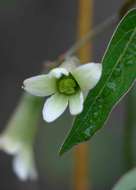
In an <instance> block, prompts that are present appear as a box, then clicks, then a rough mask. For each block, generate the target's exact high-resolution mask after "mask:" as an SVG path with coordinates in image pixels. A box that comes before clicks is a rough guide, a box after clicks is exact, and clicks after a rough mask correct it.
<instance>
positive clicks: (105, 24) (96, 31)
mask: <svg viewBox="0 0 136 190" xmlns="http://www.w3.org/2000/svg"><path fill="white" fill-rule="evenodd" d="M117 18H118V16H117V15H116V14H114V15H112V16H111V17H109V18H108V19H106V20H105V21H104V22H102V23H101V24H100V25H98V26H97V27H96V28H94V29H93V30H90V31H89V32H88V33H87V34H86V35H84V37H82V38H81V39H80V40H79V41H77V42H76V43H75V44H74V45H73V46H72V47H71V48H70V49H69V50H68V51H67V52H66V53H65V54H64V57H65V58H67V57H70V56H71V55H73V54H74V53H75V52H77V51H78V50H79V48H81V47H82V46H83V45H84V44H86V43H87V42H88V41H89V40H91V39H92V38H95V37H96V36H98V35H99V34H101V33H102V32H104V31H105V30H107V29H108V28H110V27H111V26H112V25H113V24H114V23H116V22H117Z"/></svg>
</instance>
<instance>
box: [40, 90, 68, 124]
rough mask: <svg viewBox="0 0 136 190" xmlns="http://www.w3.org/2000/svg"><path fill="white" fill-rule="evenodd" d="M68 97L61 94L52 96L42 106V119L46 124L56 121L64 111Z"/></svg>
mask: <svg viewBox="0 0 136 190" xmlns="http://www.w3.org/2000/svg"><path fill="white" fill-rule="evenodd" d="M67 105H68V97H67V96H65V95H62V94H58V93H56V94H54V95H52V96H51V97H50V98H48V99H47V101H46V102H45V104H44V107H43V118H44V120H45V121H47V122H52V121H54V120H55V119H57V118H58V117H59V116H60V115H61V114H62V113H63V112H64V111H65V109H66V107H67Z"/></svg>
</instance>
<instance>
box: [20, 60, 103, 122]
mask: <svg viewBox="0 0 136 190" xmlns="http://www.w3.org/2000/svg"><path fill="white" fill-rule="evenodd" d="M101 73H102V65H101V64H99V63H87V64H84V65H80V66H79V63H78V61H77V59H75V58H70V59H68V60H66V61H64V62H63V64H62V65H61V66H60V67H58V68H54V69H52V70H51V71H50V72H49V74H42V75H38V76H34V77H31V78H28V79H26V80H25V81H24V83H23V84H24V89H25V90H26V91H27V92H29V93H31V94H32V95H35V96H42V97H45V96H51V97H49V98H48V99H47V100H46V102H45V104H44V107H43V118H44V120H45V121H47V122H52V121H54V120H55V119H57V118H58V117H59V116H60V115H61V114H62V113H63V112H64V111H65V109H66V108H67V106H68V104H69V110H70V113H71V114H72V115H76V114H79V113H81V112H82V110H83V102H84V98H85V95H86V94H87V93H88V92H89V90H90V89H92V88H94V87H95V85H96V84H97V83H98V81H99V80H100V77H101Z"/></svg>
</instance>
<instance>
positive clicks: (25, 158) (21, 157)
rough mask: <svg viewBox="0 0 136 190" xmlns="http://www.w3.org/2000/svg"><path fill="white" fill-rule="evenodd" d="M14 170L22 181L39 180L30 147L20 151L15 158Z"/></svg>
mask: <svg viewBox="0 0 136 190" xmlns="http://www.w3.org/2000/svg"><path fill="white" fill-rule="evenodd" d="M13 170H14V172H15V173H16V175H17V176H18V177H19V178H20V179H21V180H22V181H25V180H27V179H30V180H35V179H36V178H37V172H36V169H35V163H34V155H33V152H32V148H30V149H28V147H25V146H24V148H22V149H20V151H19V152H18V153H17V154H16V155H15V157H14V160H13Z"/></svg>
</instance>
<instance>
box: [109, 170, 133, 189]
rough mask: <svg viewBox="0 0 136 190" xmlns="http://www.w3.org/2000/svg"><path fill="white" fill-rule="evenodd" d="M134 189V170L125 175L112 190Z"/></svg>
mask: <svg viewBox="0 0 136 190" xmlns="http://www.w3.org/2000/svg"><path fill="white" fill-rule="evenodd" d="M135 189H136V169H133V170H131V171H129V172H128V173H127V174H125V175H124V176H123V177H122V178H121V179H120V180H119V181H118V183H117V184H116V185H115V186H114V187H113V189H112V190H135Z"/></svg>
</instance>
